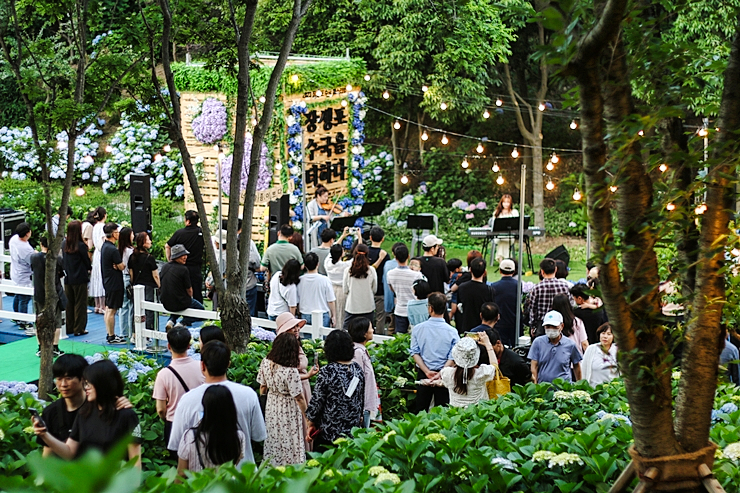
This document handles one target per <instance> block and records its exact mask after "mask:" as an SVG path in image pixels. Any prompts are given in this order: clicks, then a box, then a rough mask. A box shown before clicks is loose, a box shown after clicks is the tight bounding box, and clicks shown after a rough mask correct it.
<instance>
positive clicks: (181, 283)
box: [159, 262, 192, 312]
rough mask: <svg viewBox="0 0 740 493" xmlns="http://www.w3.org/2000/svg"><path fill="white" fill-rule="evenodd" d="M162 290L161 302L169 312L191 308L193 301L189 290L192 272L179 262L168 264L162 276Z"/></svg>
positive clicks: (163, 268) (163, 269)
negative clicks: (191, 301)
mask: <svg viewBox="0 0 740 493" xmlns="http://www.w3.org/2000/svg"><path fill="white" fill-rule="evenodd" d="M160 280H161V283H162V288H161V289H160V296H159V297H160V300H161V301H162V305H164V307H165V308H166V309H167V310H170V311H175V312H179V311H181V310H185V309H186V308H188V307H189V306H190V300H191V299H192V298H191V297H190V295H189V294H188V291H187V289H188V288H189V287H191V284H190V271H189V270H188V268H187V267H186V266H184V265H182V264H179V263H177V262H167V263H166V264H165V265H164V267H162V273H161V275H160Z"/></svg>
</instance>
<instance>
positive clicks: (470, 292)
mask: <svg viewBox="0 0 740 493" xmlns="http://www.w3.org/2000/svg"><path fill="white" fill-rule="evenodd" d="M470 273H471V274H472V276H473V278H472V279H471V280H470V281H468V282H464V283H462V284H460V287H459V288H458V290H457V306H458V307H461V309H462V317H461V321H462V323H461V324H460V326H459V327H457V331H458V333H460V334H462V333H463V332H469V331H470V330H472V329H473V328H475V327H477V326H479V325H480V324H481V318H480V309H481V307H482V306H483V304H484V303H487V302H492V301H493V298H494V290H493V288H491V286H489V285H488V284H486V283H485V282H484V281H483V276H485V275H486V261H485V260H483V259H482V258H476V259H474V260H473V261H472V262H470Z"/></svg>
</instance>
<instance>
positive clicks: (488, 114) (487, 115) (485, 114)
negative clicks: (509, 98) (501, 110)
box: [483, 110, 491, 120]
mask: <svg viewBox="0 0 740 493" xmlns="http://www.w3.org/2000/svg"><path fill="white" fill-rule="evenodd" d="M483 118H485V119H486V120H488V119H489V118H491V114H490V113H489V112H488V110H485V111H484V112H483Z"/></svg>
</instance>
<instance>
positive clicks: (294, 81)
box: [290, 74, 298, 84]
mask: <svg viewBox="0 0 740 493" xmlns="http://www.w3.org/2000/svg"><path fill="white" fill-rule="evenodd" d="M290 81H291V82H292V83H293V84H297V83H298V74H293V75H291V76H290Z"/></svg>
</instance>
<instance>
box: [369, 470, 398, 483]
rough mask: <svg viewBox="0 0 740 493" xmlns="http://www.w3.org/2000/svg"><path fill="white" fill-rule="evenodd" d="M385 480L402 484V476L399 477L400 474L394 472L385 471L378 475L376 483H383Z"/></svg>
mask: <svg viewBox="0 0 740 493" xmlns="http://www.w3.org/2000/svg"><path fill="white" fill-rule="evenodd" d="M383 481H389V482H391V483H393V484H400V483H401V478H399V477H398V474H393V473H392V472H384V473H382V474H379V475H378V477H377V478H376V479H375V484H378V483H382V482H383Z"/></svg>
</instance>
